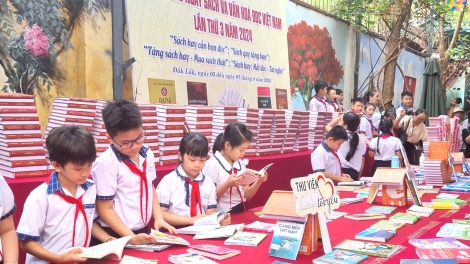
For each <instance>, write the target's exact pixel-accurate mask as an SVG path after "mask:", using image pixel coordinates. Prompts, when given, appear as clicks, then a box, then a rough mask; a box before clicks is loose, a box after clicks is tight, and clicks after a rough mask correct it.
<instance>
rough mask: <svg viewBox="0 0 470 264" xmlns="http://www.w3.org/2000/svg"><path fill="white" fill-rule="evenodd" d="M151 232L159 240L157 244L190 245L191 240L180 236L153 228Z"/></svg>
mask: <svg viewBox="0 0 470 264" xmlns="http://www.w3.org/2000/svg"><path fill="white" fill-rule="evenodd" d="M150 234H151V235H152V236H153V237H154V238H155V240H156V241H157V244H173V245H185V246H189V242H188V241H186V240H184V239H183V238H182V237H179V236H172V235H169V234H165V233H162V232H159V231H157V230H154V229H152V233H150Z"/></svg>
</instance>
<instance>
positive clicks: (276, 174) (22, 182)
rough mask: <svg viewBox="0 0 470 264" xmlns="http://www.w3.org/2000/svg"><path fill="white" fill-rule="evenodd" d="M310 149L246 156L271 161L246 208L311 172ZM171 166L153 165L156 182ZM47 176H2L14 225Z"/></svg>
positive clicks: (256, 164)
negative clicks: (10, 198) (9, 194)
mask: <svg viewBox="0 0 470 264" xmlns="http://www.w3.org/2000/svg"><path fill="white" fill-rule="evenodd" d="M310 153H311V151H304V152H294V153H289V154H279V155H272V156H262V157H251V158H249V160H250V163H249V165H248V167H249V168H251V169H255V170H259V169H262V168H263V167H264V166H266V165H267V164H268V163H274V165H273V166H271V168H269V171H268V173H269V178H268V180H267V181H266V182H265V183H263V185H262V186H261V188H260V189H259V190H258V192H257V194H256V195H255V196H254V198H253V199H252V200H251V201H250V202H248V203H247V205H248V208H254V207H258V206H262V205H264V204H265V203H266V201H267V200H268V198H269V195H271V193H272V191H273V190H290V179H291V178H296V177H300V176H306V175H308V174H309V173H311V172H312V165H311V162H310ZM174 169H175V166H164V167H157V169H156V171H157V175H158V177H159V180H158V181H157V183H156V184H158V183H159V181H160V180H161V178H163V177H164V176H165V175H167V174H168V173H170V172H171V171H172V170H174ZM46 179H47V177H39V178H24V179H11V178H6V181H7V183H8V184H9V185H10V188H11V189H12V191H13V194H14V196H15V203H16V205H17V209H16V211H15V213H14V214H13V219H14V222H15V226H17V225H18V221H19V219H20V216H21V213H22V212H23V205H24V203H25V201H26V198H27V197H28V195H29V193H30V192H31V191H32V190H33V189H34V188H36V187H37V186H39V185H40V184H41V183H43V182H44V181H45V180H46ZM23 262H24V254H23V253H22V254H20V262H19V263H23Z"/></svg>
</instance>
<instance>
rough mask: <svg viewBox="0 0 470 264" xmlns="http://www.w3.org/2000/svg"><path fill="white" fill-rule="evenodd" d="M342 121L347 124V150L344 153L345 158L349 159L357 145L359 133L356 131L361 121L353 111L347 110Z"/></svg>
mask: <svg viewBox="0 0 470 264" xmlns="http://www.w3.org/2000/svg"><path fill="white" fill-rule="evenodd" d="M343 123H344V124H345V125H347V126H348V131H349V133H348V134H349V136H348V137H349V152H348V154H346V160H347V161H350V160H351V159H352V157H354V154H356V151H357V146H358V145H359V135H358V134H357V133H356V131H357V129H358V128H359V124H360V123H361V119H360V118H359V116H358V115H357V114H355V113H353V112H347V113H346V114H344V115H343Z"/></svg>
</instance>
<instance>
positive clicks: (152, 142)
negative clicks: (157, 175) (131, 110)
mask: <svg viewBox="0 0 470 264" xmlns="http://www.w3.org/2000/svg"><path fill="white" fill-rule="evenodd" d="M139 109H140V113H141V115H142V128H143V129H144V131H145V135H146V137H145V145H147V147H149V148H150V150H151V151H152V153H153V157H154V158H153V161H154V163H155V166H157V167H158V166H160V147H159V145H158V121H157V106H156V105H154V104H139Z"/></svg>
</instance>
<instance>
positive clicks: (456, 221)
mask: <svg viewBox="0 0 470 264" xmlns="http://www.w3.org/2000/svg"><path fill="white" fill-rule="evenodd" d="M452 223H454V224H459V225H470V220H463V219H452Z"/></svg>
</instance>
